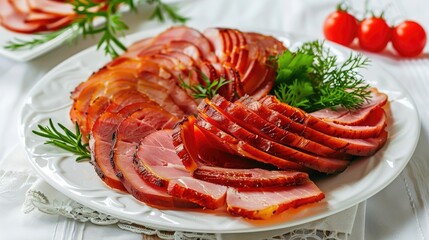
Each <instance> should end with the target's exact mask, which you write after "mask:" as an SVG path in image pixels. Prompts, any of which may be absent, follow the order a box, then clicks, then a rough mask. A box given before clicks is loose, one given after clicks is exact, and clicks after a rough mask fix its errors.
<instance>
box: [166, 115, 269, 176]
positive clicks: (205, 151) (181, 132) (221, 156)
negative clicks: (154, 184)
mask: <svg viewBox="0 0 429 240" xmlns="http://www.w3.org/2000/svg"><path fill="white" fill-rule="evenodd" d="M195 121H196V119H195V117H194V116H188V117H187V118H185V119H184V120H182V121H181V122H180V124H178V125H177V126H176V128H175V131H174V132H173V145H174V146H175V148H176V153H177V155H178V156H179V157H180V159H181V160H182V164H183V166H184V167H185V168H186V169H187V170H188V171H189V172H190V173H193V172H194V171H195V170H196V169H197V168H198V167H201V166H204V167H208V166H213V167H220V168H233V169H250V168H264V169H272V168H273V166H272V165H266V164H261V163H259V162H257V161H253V160H251V159H249V158H245V157H241V156H237V155H234V151H233V150H231V149H229V148H227V147H226V145H225V144H223V143H222V142H218V140H219V139H218V138H208V137H207V136H206V135H205V134H204V133H202V132H201V130H200V129H199V128H198V127H196V126H195ZM213 169H216V168H213ZM214 171H216V170H214ZM203 180H204V179H203Z"/></svg>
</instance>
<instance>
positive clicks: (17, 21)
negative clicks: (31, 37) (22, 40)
mask: <svg viewBox="0 0 429 240" xmlns="http://www.w3.org/2000/svg"><path fill="white" fill-rule="evenodd" d="M0 9H1V11H0V24H1V25H2V26H3V27H5V28H7V29H9V30H11V31H14V32H21V33H32V32H37V31H41V30H44V29H45V25H44V23H45V24H47V23H48V22H27V21H26V18H27V14H26V13H23V12H20V11H19V10H17V9H16V8H15V7H14V6H13V5H12V3H11V2H10V1H9V0H0Z"/></svg>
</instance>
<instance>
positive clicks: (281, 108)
mask: <svg viewBox="0 0 429 240" xmlns="http://www.w3.org/2000/svg"><path fill="white" fill-rule="evenodd" d="M260 102H261V103H262V105H264V106H265V107H267V108H269V109H272V110H274V111H277V112H279V113H281V114H282V115H284V116H286V117H288V118H290V119H292V120H293V121H295V122H298V123H301V124H303V125H305V126H306V127H310V128H313V129H315V130H317V131H320V132H323V133H326V134H328V135H331V136H335V137H341V138H357V139H362V138H374V137H377V136H379V135H380V133H381V132H382V131H384V128H385V126H386V115H385V112H384V110H383V109H381V110H378V111H374V112H372V114H370V115H369V116H368V118H367V119H365V120H364V121H362V122H361V123H360V125H358V126H349V125H341V124H336V123H333V122H326V121H323V120H322V119H320V118H317V117H314V116H312V115H310V114H308V113H306V112H304V111H303V110H301V109H299V108H295V107H292V106H290V105H288V104H286V103H282V102H280V101H279V100H278V99H277V98H276V97H275V96H266V97H264V98H262V99H261V100H260ZM376 109H380V107H377V108H376Z"/></svg>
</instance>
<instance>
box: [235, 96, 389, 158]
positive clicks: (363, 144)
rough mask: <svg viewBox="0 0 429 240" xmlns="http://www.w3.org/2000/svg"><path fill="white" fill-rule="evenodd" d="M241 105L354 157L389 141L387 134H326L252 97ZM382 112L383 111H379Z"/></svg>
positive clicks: (270, 120)
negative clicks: (357, 135) (369, 136)
mask: <svg viewBox="0 0 429 240" xmlns="http://www.w3.org/2000/svg"><path fill="white" fill-rule="evenodd" d="M239 103H241V104H243V105H245V106H246V107H247V108H248V109H249V110H252V111H254V112H255V113H256V114H258V115H259V116H260V117H262V118H264V119H265V120H267V121H269V122H271V123H272V124H274V125H276V126H277V127H279V128H282V129H284V130H286V131H289V132H293V133H295V134H298V135H300V136H302V137H304V138H305V139H308V140H311V141H314V142H317V143H320V144H323V145H325V146H327V147H329V148H332V149H335V150H336V151H339V152H343V153H347V154H350V155H354V156H370V155H372V154H374V153H375V152H376V151H377V150H378V149H380V148H381V147H382V146H383V145H384V143H385V141H386V140H387V133H385V132H382V133H381V134H380V135H379V136H377V137H373V138H365V139H351V138H339V137H334V136H332V135H328V134H325V133H323V132H320V131H317V130H315V129H313V128H309V127H307V125H305V124H302V123H299V122H296V121H294V120H293V119H291V118H289V117H287V116H284V115H283V114H281V113H279V112H277V111H274V110H272V109H269V108H267V107H265V106H263V105H262V104H261V103H260V102H258V101H256V100H255V99H253V98H252V97H249V96H247V97H244V98H241V99H240V100H239ZM378 111H381V110H378Z"/></svg>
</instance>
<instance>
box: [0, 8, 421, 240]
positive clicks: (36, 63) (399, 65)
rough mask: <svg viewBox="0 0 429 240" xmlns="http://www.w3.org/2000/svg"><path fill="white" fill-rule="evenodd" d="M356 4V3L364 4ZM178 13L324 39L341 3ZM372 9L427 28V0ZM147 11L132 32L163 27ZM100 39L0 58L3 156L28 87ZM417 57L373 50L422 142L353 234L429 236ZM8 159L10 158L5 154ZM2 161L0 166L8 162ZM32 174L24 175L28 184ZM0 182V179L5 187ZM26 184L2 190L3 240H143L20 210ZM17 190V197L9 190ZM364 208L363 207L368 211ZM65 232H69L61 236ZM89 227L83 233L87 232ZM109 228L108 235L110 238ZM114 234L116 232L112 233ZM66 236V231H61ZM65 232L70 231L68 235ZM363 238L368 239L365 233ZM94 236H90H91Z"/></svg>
mask: <svg viewBox="0 0 429 240" xmlns="http://www.w3.org/2000/svg"><path fill="white" fill-rule="evenodd" d="M357 2H359V1H353V3H354V6H356V7H360V6H359V4H361V3H357ZM180 4H181V5H180V6H181V12H182V13H183V14H186V15H187V16H189V17H190V18H191V21H190V22H189V24H190V25H193V26H201V27H207V26H227V27H237V28H244V29H266V30H274V31H284V32H290V33H293V34H299V35H307V36H313V37H315V38H322V37H323V33H322V24H323V20H324V18H325V17H326V16H327V15H328V14H329V13H330V12H332V11H334V9H335V5H336V4H337V1H332V0H329V1H317V0H293V1H292V0H290V1H282V0H266V1H261V0H252V1H250V0H240V1H239V0H229V1H228V0H216V1H213V0H212V1H210V0H205V1H203V0H189V1H182V2H181V3H180ZM371 4H372V5H373V7H374V8H377V9H381V8H385V9H386V16H388V17H389V18H390V19H391V22H394V21H397V20H400V19H401V18H410V19H414V20H416V21H418V22H420V23H421V24H422V25H423V27H424V28H425V29H426V30H428V31H429V15H428V14H426V12H427V9H429V3H428V2H427V1H423V0H411V1H405V0H403V1H400V0H396V1H377V2H375V3H371ZM148 15H149V13H148V12H147V11H140V15H134V14H126V16H125V19H126V21H127V22H128V23H130V27H131V29H130V31H129V33H132V32H136V31H138V30H141V29H148V28H151V27H153V26H158V25H159V24H158V23H154V22H145V23H142V22H141V20H142V19H144V18H147V17H148ZM95 43H96V39H91V38H88V39H85V40H83V39H80V40H79V45H67V44H64V45H63V46H61V47H59V48H57V49H55V50H53V51H51V52H49V53H47V54H46V55H44V56H42V57H40V58H37V59H35V60H32V61H30V62H27V63H18V62H15V61H12V60H8V59H6V58H4V57H0V136H1V138H0V159H4V157H5V156H6V155H7V154H8V152H9V151H11V150H13V149H16V147H17V144H18V142H19V136H18V116H19V110H20V106H21V105H22V103H23V101H24V100H25V96H26V94H27V93H28V91H29V90H30V89H31V87H32V86H34V85H35V84H36V83H37V81H38V80H39V79H40V78H41V77H42V76H43V75H44V74H45V73H47V72H48V71H49V70H50V69H51V68H52V67H54V66H55V65H56V64H58V63H60V62H62V61H63V60H65V59H67V58H68V57H70V56H72V55H73V54H74V53H76V52H78V51H80V50H82V49H85V48H86V47H88V46H91V45H93V44H95ZM427 49H428V48H426V51H425V52H426V54H425V55H424V56H423V57H421V58H419V59H415V60H404V59H399V58H397V57H395V55H394V54H391V53H390V51H391V49H390V47H389V49H388V50H387V51H386V52H385V53H384V54H369V56H370V57H371V58H374V59H377V61H380V62H381V63H382V64H384V65H385V67H386V68H388V69H389V70H390V71H391V72H392V74H394V75H395V76H396V79H400V80H401V81H402V83H401V84H403V87H404V91H409V92H410V93H412V94H411V95H412V97H413V98H414V101H415V102H416V104H417V106H418V109H419V114H420V117H421V119H422V131H421V135H420V141H419V145H418V146H417V149H416V152H415V154H414V156H413V158H412V160H411V161H410V164H409V165H408V166H407V168H406V169H405V170H404V172H403V173H401V175H400V176H399V177H398V178H397V179H396V180H395V181H394V182H392V184H390V185H389V186H388V187H387V188H386V189H384V190H382V191H381V192H380V193H378V194H377V195H375V196H374V197H372V198H370V199H368V200H367V201H366V205H365V204H364V205H362V206H363V207H364V209H363V210H362V211H359V214H358V216H357V218H356V219H357V221H356V223H355V228H354V229H355V230H354V231H359V232H358V233H354V234H352V235H353V236H359V238H364V239H426V238H429V227H428V226H429V214H428V213H429V191H428V187H427V185H426V183H427V182H429V181H428V180H429V177H427V176H425V175H428V174H426V173H427V172H428V171H429V163H427V160H428V158H429V148H428V147H429V121H428V120H427V119H429V112H428V111H427V106H426V104H427V103H428V102H429V95H428V94H427V92H428V91H429V60H428V59H429V55H428V51H427ZM8 159H10V158H8ZM4 164H5V163H4V162H2V161H1V160H0V168H1V167H2V166H4ZM34 180H35V179H33V178H29V179H26V180H25V181H27V183H31V182H32V181H34ZM0 185H1V184H0ZM23 189H25V187H22V188H17V189H14V191H9V192H8V193H10V194H7V195H1V194H0V211H1V214H0V226H1V227H0V229H2V231H1V233H0V234H1V235H0V239H6V240H9V239H18V240H19V239H29V238H30V236H31V239H78V238H79V237H83V234H84V233H85V235H86V236H101V235H97V234H101V232H102V233H103V236H110V237H109V238H112V239H138V238H137V237H138V236H136V235H132V234H131V233H129V232H119V231H117V229H115V228H111V227H95V226H86V227H85V224H81V223H77V222H74V221H69V220H65V219H62V217H58V216H51V215H46V214H43V213H40V212H37V211H33V212H32V213H31V214H29V215H25V214H24V213H23V212H22V209H21V207H22V201H23V198H24V197H23V196H24V190H23ZM12 193H13V195H11V194H12ZM365 206H366V208H365ZM63 229H68V230H70V229H71V230H72V231H71V232H70V231H68V232H67V233H64V231H62V230H63ZM83 229H85V230H83ZM106 231H107V232H108V233H109V234H107V235H106ZM110 232H111V233H110ZM64 234H66V235H64ZM67 234H68V235H67ZM361 236H363V237H361ZM88 239H90V238H88Z"/></svg>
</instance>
